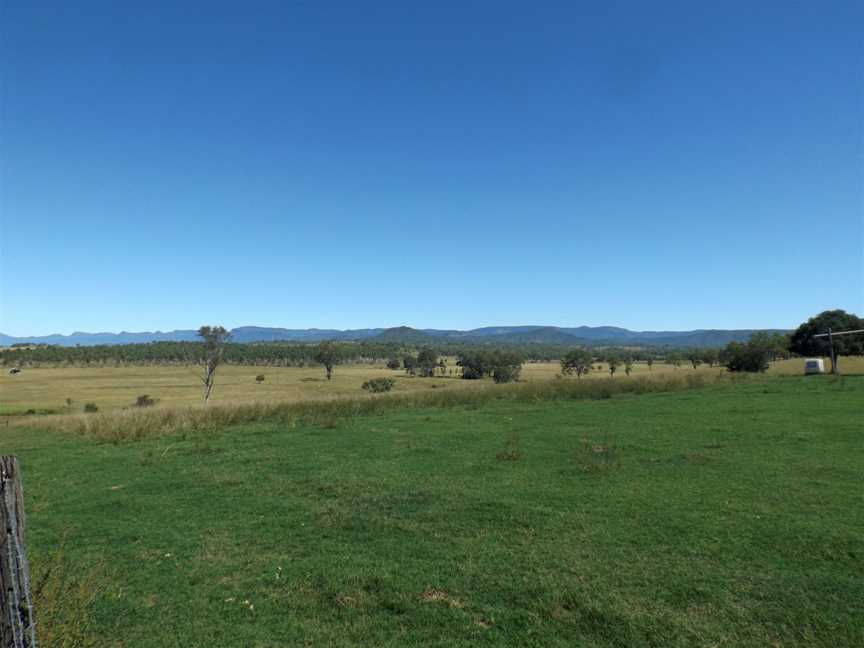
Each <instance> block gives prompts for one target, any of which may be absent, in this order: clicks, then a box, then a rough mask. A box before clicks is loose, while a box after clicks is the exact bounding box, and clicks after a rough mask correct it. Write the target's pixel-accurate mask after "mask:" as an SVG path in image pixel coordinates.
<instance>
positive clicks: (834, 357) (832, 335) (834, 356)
mask: <svg viewBox="0 0 864 648" xmlns="http://www.w3.org/2000/svg"><path fill="white" fill-rule="evenodd" d="M855 333H864V329H856V330H854V331H839V332H837V333H835V332H834V331H832V330H831V327H830V326H829V327H828V332H827V333H817V334H816V335H814V336H813V337H814V338H822V337H827V338H828V345H829V346H830V347H831V373H832V374H834V375H835V376H839V375H840V370H839V369H838V368H837V353H836V352H835V351H834V338H835V337H838V336H840V335H854V334H855Z"/></svg>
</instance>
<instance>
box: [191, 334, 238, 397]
mask: <svg viewBox="0 0 864 648" xmlns="http://www.w3.org/2000/svg"><path fill="white" fill-rule="evenodd" d="M230 335H231V334H230V333H229V332H228V331H227V330H226V329H225V328H223V327H221V326H202V327H201V328H199V329H198V337H200V338H201V340H202V341H203V342H204V352H203V357H202V362H203V365H204V371H203V373H202V375H201V382H202V383H203V385H204V404H205V405H206V404H207V402H208V401H209V400H210V392H211V391H212V390H213V382H214V380H215V379H216V369H217V368H218V367H219V365H220V364H221V363H222V356H223V355H224V353H225V344H226V343H227V342H228V339H229V337H230Z"/></svg>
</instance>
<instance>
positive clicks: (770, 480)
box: [0, 368, 864, 648]
mask: <svg viewBox="0 0 864 648" xmlns="http://www.w3.org/2000/svg"><path fill="white" fill-rule="evenodd" d="M655 370H656V368H655ZM679 371H684V370H683V369H680V370H679ZM862 403H864V377H846V378H843V379H841V380H835V379H833V378H831V377H827V376H826V377H815V378H807V379H805V378H791V377H777V378H773V379H771V378H769V379H767V380H762V381H725V382H724V383H720V384H716V385H712V386H710V387H705V388H703V389H697V390H686V391H679V392H670V393H652V394H643V395H638V396H626V395H625V396H615V397H613V398H610V399H606V400H585V401H566V400H560V401H548V402H524V401H520V402H510V401H495V402H489V403H486V404H484V405H482V406H471V405H469V406H460V407H452V408H406V409H403V410H396V411H392V412H389V413H387V414H385V415H381V416H363V417H356V418H351V419H348V420H344V421H340V422H337V423H336V424H334V425H332V426H328V427H316V426H310V425H297V426H294V427H291V426H286V425H283V424H279V423H257V424H247V425H243V426H235V427H226V428H224V429H221V430H219V431H217V432H210V433H206V434H203V433H202V434H194V435H180V436H172V437H163V438H155V439H147V440H143V441H140V442H137V443H127V444H120V445H112V444H98V443H94V442H93V441H92V440H88V439H85V438H80V437H75V436H71V435H64V434H56V433H50V432H45V431H40V430H39V429H35V428H31V429H23V428H17V429H16V428H14V427H12V428H9V429H7V430H5V431H3V432H0V434H2V437H0V438H2V448H3V452H4V453H5V452H14V453H17V454H18V455H19V457H20V458H21V461H22V467H23V471H24V477H25V484H24V485H25V497H26V504H27V511H28V530H29V534H28V539H29V540H28V541H29V549H30V558H31V563H32V566H33V570H34V573H35V575H36V581H37V583H40V584H41V585H42V587H41V589H40V595H39V599H38V601H37V603H38V605H39V606H41V607H38V606H37V614H39V611H40V610H41V611H42V614H41V616H40V617H39V618H40V619H41V622H42V632H43V633H45V635H46V636H48V637H52V636H53V637H61V636H62V637H64V638H70V637H71V638H73V639H75V640H77V641H78V642H79V643H78V644H68V645H95V646H136V647H142V648H148V647H156V646H213V645H242V646H252V647H260V648H264V647H275V646H286V645H333V646H368V645H381V646H411V645H428V646H476V645H514V646H515V645H518V646H586V647H611V646H617V647H622V648H623V647H628V648H629V647H633V646H688V647H689V646H706V647H707V646H724V645H725V646H832V647H838V646H860V645H864V489H862V477H864V475H862V470H864V434H862V431H864V429H862V427H864V423H862V419H861V406H862ZM49 569H52V570H53V571H51V572H50V575H49V576H48V577H47V578H44V579H43V577H42V576H43V575H44V574H45V573H46V571H48V570H49ZM88 642H89V643H88Z"/></svg>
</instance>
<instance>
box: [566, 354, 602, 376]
mask: <svg viewBox="0 0 864 648" xmlns="http://www.w3.org/2000/svg"><path fill="white" fill-rule="evenodd" d="M593 363H594V356H593V355H592V354H591V352H590V351H588V350H587V349H571V350H570V351H568V352H567V353H565V354H564V357H563V358H561V373H562V374H564V375H565V376H570V375H572V374H574V373H575V374H576V377H577V378H581V377H582V376H585V375H588V372H590V371H591V365H592V364H593Z"/></svg>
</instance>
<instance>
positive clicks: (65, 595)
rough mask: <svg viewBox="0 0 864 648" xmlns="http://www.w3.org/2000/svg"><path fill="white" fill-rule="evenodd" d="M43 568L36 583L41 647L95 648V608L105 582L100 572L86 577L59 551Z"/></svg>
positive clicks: (39, 571)
mask: <svg viewBox="0 0 864 648" xmlns="http://www.w3.org/2000/svg"><path fill="white" fill-rule="evenodd" d="M37 564H39V568H38V569H37V570H36V572H35V574H34V576H35V578H34V579H33V583H34V588H33V607H34V608H35V611H36V632H37V635H38V638H39V645H40V646H50V647H51V648H95V647H96V646H99V645H100V642H99V639H98V637H97V636H96V633H95V622H94V620H93V606H94V604H95V603H96V599H97V598H98V597H99V595H100V594H101V593H102V591H103V588H104V586H105V581H104V578H103V575H102V573H101V572H100V570H96V569H93V570H91V571H89V572H86V573H82V572H81V571H79V570H78V569H76V568H75V567H74V566H73V565H72V564H71V562H70V561H69V560H68V559H67V558H66V557H65V554H64V553H63V551H62V549H59V550H56V551H54V552H53V553H51V554H50V555H49V556H47V557H46V560H45V561H44V563H37Z"/></svg>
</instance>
